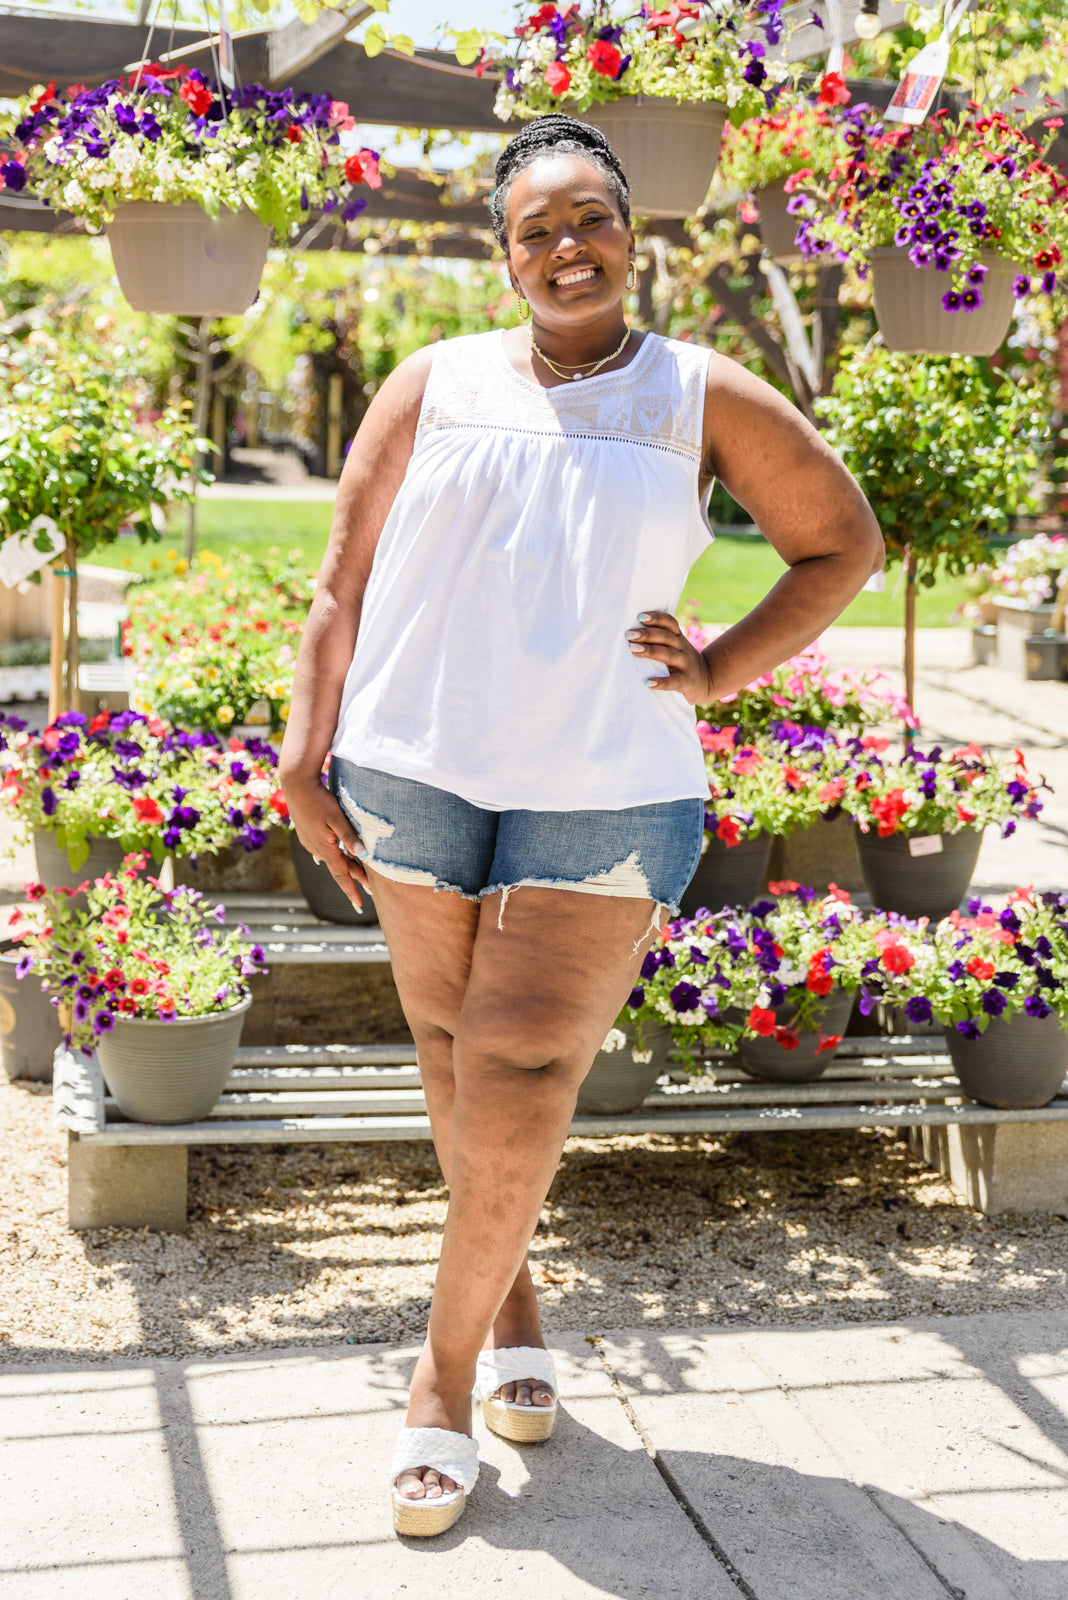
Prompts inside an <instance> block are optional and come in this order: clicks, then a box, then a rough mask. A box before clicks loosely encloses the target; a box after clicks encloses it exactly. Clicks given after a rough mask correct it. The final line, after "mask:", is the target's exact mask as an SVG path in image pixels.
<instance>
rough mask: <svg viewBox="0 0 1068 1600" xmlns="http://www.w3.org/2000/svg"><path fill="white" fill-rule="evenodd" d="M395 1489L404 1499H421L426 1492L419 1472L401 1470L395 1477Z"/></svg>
mask: <svg viewBox="0 0 1068 1600" xmlns="http://www.w3.org/2000/svg"><path fill="white" fill-rule="evenodd" d="M397 1489H398V1491H399V1493H401V1494H402V1495H403V1496H404V1498H405V1499H406V1500H422V1499H423V1497H424V1495H425V1494H426V1490H425V1489H424V1488H423V1475H422V1473H421V1472H418V1471H412V1472H402V1473H401V1475H400V1477H399V1478H398V1479H397Z"/></svg>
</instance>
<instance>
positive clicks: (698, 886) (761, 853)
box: [681, 833, 775, 917]
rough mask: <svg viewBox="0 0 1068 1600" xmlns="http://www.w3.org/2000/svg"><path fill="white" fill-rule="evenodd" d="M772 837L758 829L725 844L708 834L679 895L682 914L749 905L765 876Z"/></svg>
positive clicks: (685, 915) (772, 835) (772, 841)
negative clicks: (685, 884)
mask: <svg viewBox="0 0 1068 1600" xmlns="http://www.w3.org/2000/svg"><path fill="white" fill-rule="evenodd" d="M774 839H775V836H774V834H771V833H758V834H756V835H755V837H754V838H752V839H742V840H741V841H740V842H739V843H738V844H736V845H732V846H730V848H728V847H727V845H725V844H724V843H723V840H722V839H716V838H710V839H709V841H708V845H707V847H706V849H705V853H704V855H703V856H702V857H701V859H700V861H699V862H698V863H697V871H696V872H695V873H694V875H693V877H692V878H691V879H690V887H689V888H688V889H687V891H686V893H685V894H684V895H683V897H682V903H681V910H682V915H683V916H684V917H695V916H696V915H697V913H698V911H701V910H705V911H719V910H720V909H721V907H723V906H747V905H749V904H750V902H751V901H753V900H755V899H756V897H757V895H758V894H759V893H760V891H761V889H762V888H763V886H764V883H765V881H766V879H767V876H768V861H769V860H770V858H771V847H772V844H773V843H774Z"/></svg>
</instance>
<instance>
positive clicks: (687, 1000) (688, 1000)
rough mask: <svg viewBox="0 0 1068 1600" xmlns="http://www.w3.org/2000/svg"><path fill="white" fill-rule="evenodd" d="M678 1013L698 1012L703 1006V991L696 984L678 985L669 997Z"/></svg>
mask: <svg viewBox="0 0 1068 1600" xmlns="http://www.w3.org/2000/svg"><path fill="white" fill-rule="evenodd" d="M668 998H669V999H670V1001H671V1004H672V1005H673V1006H674V1008H675V1010H676V1011H696V1010H697V1007H698V1006H699V1005H700V1004H701V991H700V989H699V988H698V987H697V985H696V984H694V983H686V982H685V981H683V982H681V983H677V984H676V985H675V987H674V988H673V989H672V991H671V994H670V995H669V997H668Z"/></svg>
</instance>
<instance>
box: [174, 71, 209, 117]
mask: <svg viewBox="0 0 1068 1600" xmlns="http://www.w3.org/2000/svg"><path fill="white" fill-rule="evenodd" d="M178 98H179V99H180V100H184V101H185V103H186V105H187V106H188V107H189V109H190V111H191V112H192V113H193V115H194V116H195V117H206V116H207V114H208V112H209V111H210V110H211V98H212V96H211V90H210V89H206V88H205V87H204V85H203V84H202V83H194V82H193V80H192V78H190V79H189V80H188V82H186V83H183V84H182V87H181V88H180V89H179V90H178Z"/></svg>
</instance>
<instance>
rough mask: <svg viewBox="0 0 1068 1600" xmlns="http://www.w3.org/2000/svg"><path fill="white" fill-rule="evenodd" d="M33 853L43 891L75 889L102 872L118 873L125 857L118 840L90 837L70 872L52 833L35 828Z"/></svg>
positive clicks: (64, 853)
mask: <svg viewBox="0 0 1068 1600" xmlns="http://www.w3.org/2000/svg"><path fill="white" fill-rule="evenodd" d="M33 853H34V856H35V857H36V859H37V876H38V877H39V878H40V880H41V882H42V883H43V884H44V886H45V888H46V889H76V888H77V887H78V885H79V884H80V883H85V881H86V880H87V879H88V881H89V882H90V883H91V882H92V881H93V879H94V878H102V877H103V876H104V874H105V872H118V870H119V868H120V867H121V866H122V859H123V856H124V855H125V854H126V852H125V851H124V850H123V848H122V845H121V844H120V842H119V841H118V839H102V838H91V839H90V840H89V855H88V857H87V858H86V860H85V861H83V862H82V865H81V866H80V867H78V868H77V870H74V869H73V868H72V867H71V864H70V862H69V861H68V860H67V852H66V851H65V850H61V849H60V847H59V845H58V844H57V843H56V836H55V834H54V833H51V832H50V831H49V830H48V829H46V828H38V830H37V832H36V833H35V834H34V836H33ZM152 870H153V871H155V870H156V869H155V868H153V869H152Z"/></svg>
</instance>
